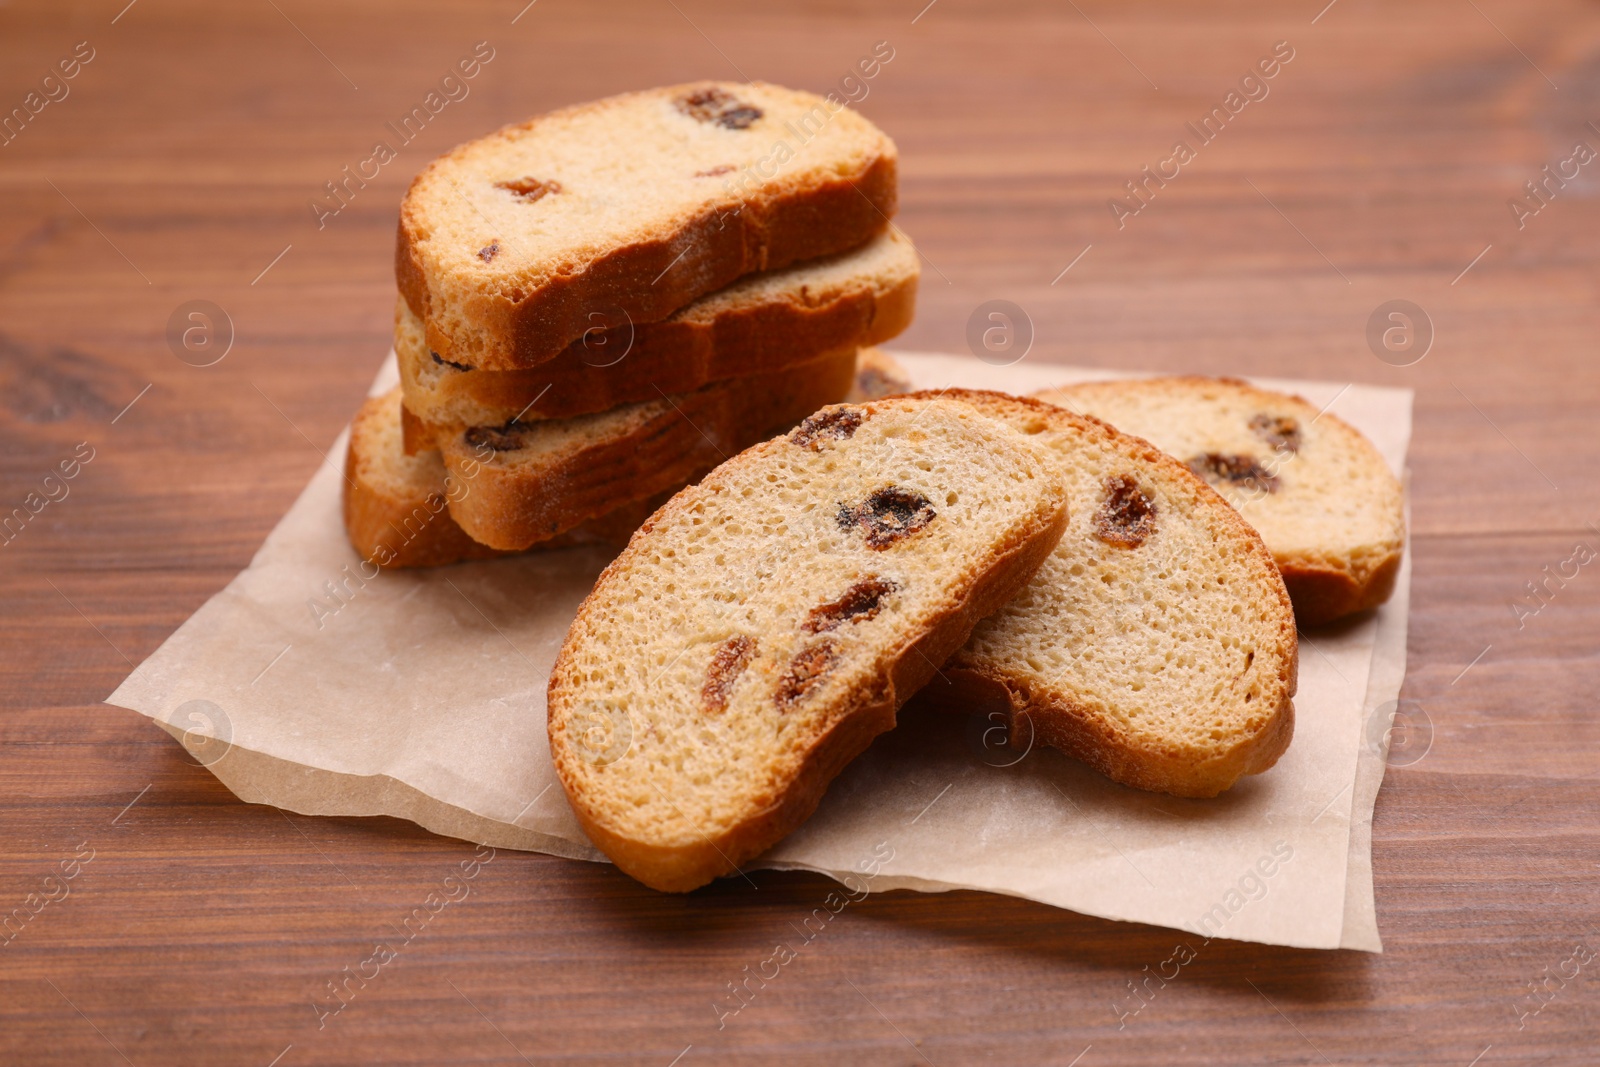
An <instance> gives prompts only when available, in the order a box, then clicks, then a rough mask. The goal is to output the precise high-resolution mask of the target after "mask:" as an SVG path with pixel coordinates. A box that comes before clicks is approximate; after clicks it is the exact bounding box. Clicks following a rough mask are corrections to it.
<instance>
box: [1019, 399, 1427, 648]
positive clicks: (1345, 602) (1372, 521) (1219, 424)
mask: <svg viewBox="0 0 1600 1067" xmlns="http://www.w3.org/2000/svg"><path fill="white" fill-rule="evenodd" d="M1038 395H1039V396H1040V397H1041V398H1042V399H1044V400H1048V401H1050V402H1051V403H1056V404H1061V405H1063V406H1064V407H1068V408H1071V409H1072V410H1074V411H1082V412H1086V413H1087V414H1090V415H1096V416H1099V417H1100V418H1102V419H1105V420H1106V421H1107V422H1109V423H1112V424H1113V425H1115V426H1116V427H1117V428H1118V429H1120V430H1123V431H1124V432H1126V433H1131V434H1137V435H1138V436H1140V437H1143V438H1146V439H1147V440H1149V441H1150V442H1151V443H1152V444H1154V445H1155V446H1156V447H1157V448H1160V449H1162V450H1163V451H1165V452H1168V453H1170V454H1171V455H1173V456H1175V457H1177V458H1178V459H1179V460H1181V461H1182V462H1184V463H1187V464H1188V465H1189V467H1190V469H1191V470H1193V471H1194V472H1195V473H1197V474H1199V475H1200V476H1201V477H1202V478H1204V479H1205V480H1206V481H1208V482H1210V483H1211V485H1212V486H1213V487H1215V488H1216V490H1217V491H1218V492H1219V493H1221V494H1222V495H1223V496H1224V497H1226V498H1227V500H1228V502H1229V503H1231V504H1232V505H1233V506H1234V507H1236V508H1238V509H1239V512H1240V514H1242V515H1243V516H1244V517H1245V518H1246V519H1247V520H1248V521H1249V522H1250V524H1251V525H1252V526H1254V527H1255V528H1256V529H1257V530H1258V531H1260V533H1261V538H1262V540H1264V541H1265V542H1266V543H1267V548H1269V549H1270V550H1271V551H1272V555H1273V558H1274V559H1276V560H1277V561H1278V567H1279V569H1280V570H1282V571H1283V580H1284V583H1285V584H1286V585H1287V586H1288V587H1289V596H1290V598H1291V599H1292V600H1293V601H1294V609H1295V616H1296V617H1297V618H1298V619H1299V620H1300V625H1301V626H1316V625H1319V624H1321V623H1325V622H1331V621H1333V620H1334V619H1338V618H1342V617H1343V616H1346V615H1350V614H1353V613H1355V612H1358V611H1365V610H1367V609H1369V608H1375V607H1377V606H1378V605H1379V604H1382V603H1383V602H1384V601H1385V600H1388V599H1389V594H1391V593H1392V592H1394V582H1395V576H1396V575H1397V574H1399V572H1400V558H1401V554H1402V553H1403V552H1404V548H1405V534H1406V531H1405V505H1404V500H1403V498H1402V492H1401V488H1400V481H1399V479H1397V478H1396V477H1395V476H1394V474H1393V472H1391V471H1390V470H1389V465H1388V464H1387V463H1386V462H1384V459H1383V456H1381V455H1380V454H1379V453H1378V450H1377V449H1376V448H1374V447H1373V446H1372V442H1370V441H1368V440H1367V439H1366V438H1365V437H1363V436H1362V435H1361V433H1360V431H1358V430H1356V429H1355V428H1354V427H1352V426H1351V425H1350V424H1349V423H1346V422H1344V421H1343V420H1342V419H1340V418H1339V417H1338V416H1336V415H1331V414H1328V413H1326V412H1319V411H1318V410H1317V409H1316V408H1315V407H1313V406H1312V405H1311V404H1308V403H1307V402H1306V401H1304V400H1302V399H1300V398H1299V397H1297V396H1289V395H1287V394H1285V393H1277V392H1272V391H1271V390H1267V389H1257V388H1256V387H1254V386H1252V385H1249V384H1247V383H1245V382H1241V381H1238V380H1236V379H1231V378H1195V377H1185V378H1150V379H1138V380H1132V381H1115V382H1097V383H1094V384H1090V385H1077V386H1072V387H1070V388H1066V389H1058V390H1049V391H1046V392H1043V393H1040V394H1038Z"/></svg>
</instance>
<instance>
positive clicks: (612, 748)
mask: <svg viewBox="0 0 1600 1067" xmlns="http://www.w3.org/2000/svg"><path fill="white" fill-rule="evenodd" d="M566 730H567V742H568V743H569V744H570V745H571V746H572V751H573V752H575V753H576V754H577V756H578V758H579V759H581V760H583V761H584V762H585V763H592V764H594V765H595V766H596V767H605V766H608V765H609V764H612V763H615V762H617V761H618V760H619V759H621V758H622V757H623V756H626V755H627V754H628V750H629V749H630V748H632V747H633V720H631V719H629V718H628V712H627V711H626V710H625V709H624V708H622V707H621V706H619V705H617V704H613V703H611V702H609V701H607V702H604V703H601V702H591V703H588V704H585V705H583V706H582V707H580V708H578V709H577V710H576V711H574V712H573V713H572V717H571V718H570V719H568V720H567V727H566Z"/></svg>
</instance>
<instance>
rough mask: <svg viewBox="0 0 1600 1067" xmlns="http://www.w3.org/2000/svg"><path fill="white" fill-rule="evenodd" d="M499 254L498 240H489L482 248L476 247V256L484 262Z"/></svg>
mask: <svg viewBox="0 0 1600 1067" xmlns="http://www.w3.org/2000/svg"><path fill="white" fill-rule="evenodd" d="M499 254H500V242H499V241H490V242H489V243H488V244H486V245H484V246H483V247H482V248H480V249H478V258H479V259H481V260H483V261H484V262H485V263H487V262H489V261H490V260H491V259H493V258H494V257H495V256H497V255H499Z"/></svg>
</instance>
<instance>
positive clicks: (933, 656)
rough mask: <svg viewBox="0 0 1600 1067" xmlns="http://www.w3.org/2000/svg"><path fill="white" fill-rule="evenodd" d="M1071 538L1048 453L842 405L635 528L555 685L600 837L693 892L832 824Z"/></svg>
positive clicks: (559, 768)
mask: <svg viewBox="0 0 1600 1067" xmlns="http://www.w3.org/2000/svg"><path fill="white" fill-rule="evenodd" d="M1065 525H1066V494H1065V493H1064V491H1063V489H1062V486H1061V483H1060V481H1059V479H1058V478H1056V477H1055V476H1054V474H1053V472H1052V470H1051V460H1050V457H1049V455H1048V454H1047V453H1046V452H1045V451H1044V450H1043V449H1041V448H1039V447H1037V446H1036V445H1035V444H1034V443H1033V442H1031V441H1030V440H1028V439H1027V438H1026V437H1025V436H1023V435H1021V434H1018V433H1016V432H1014V431H1012V430H1011V429H1010V428H1008V427H1007V426H1005V425H1003V424H1001V423H997V422H995V421H993V420H991V419H988V418H985V417H984V416H982V415H980V414H979V413H978V412H977V411H975V410H974V409H972V408H970V407H968V406H966V405H964V404H956V403H951V402H948V401H942V400H906V399H891V400H880V401H874V402H870V403H866V404H861V405H842V406H835V407H829V408H826V409H824V410H823V411H820V412H818V413H817V414H815V415H813V416H812V417H810V418H808V419H806V420H805V422H803V423H802V424H801V425H800V427H799V428H798V429H796V430H795V431H794V432H793V433H791V434H789V435H787V436H784V437H779V438H775V439H773V440H771V441H768V442H766V443H764V444H761V445H758V446H756V447H754V448H752V449H750V450H749V451H747V452H744V453H742V454H741V455H738V456H736V457H734V458H733V459H731V460H729V461H728V462H727V463H724V464H723V465H722V466H720V467H718V468H717V469H716V470H715V471H713V472H712V473H711V474H710V475H708V476H707V477H706V478H705V480H703V481H702V482H701V483H700V484H699V485H697V486H695V487H693V488H690V489H686V490H684V491H683V492H681V493H679V494H678V495H677V496H675V497H674V498H673V499H672V500H671V501H669V502H668V503H667V505H666V506H665V507H663V508H662V509H661V510H660V511H658V512H657V513H656V514H655V515H654V516H653V517H652V518H651V519H650V521H649V522H647V523H646V524H645V525H644V526H643V527H642V528H641V529H640V531H639V532H638V533H637V534H635V535H634V537H633V540H632V541H630V542H629V544H628V547H627V548H626V549H625V550H624V551H623V553H622V555H620V556H619V557H617V559H616V560H615V561H614V562H613V563H612V564H611V566H610V567H608V568H607V569H606V571H605V573H604V574H602V575H601V576H600V580H599V582H598V584H597V585H596V586H595V589H594V591H593V592H592V593H591V594H590V595H589V598H588V599H587V600H586V601H584V603H583V605H582V607H581V608H579V610H578V615H577V618H576V619H575V620H574V621H573V624H572V629H571V630H570V631H569V632H568V634H567V639H566V642H565V643H564V644H563V645H562V648H561V652H560V654H559V655H558V656H557V657H556V662H555V666H554V668H553V669H552V672H551V676H550V690H549V731H550V750H551V754H552V756H553V758H554V761H555V767H556V772H557V774H558V775H559V776H560V778H561V783H562V785H563V786H564V787H565V789H566V792H567V798H568V800H569V801H570V802H571V804H572V809H573V811H574V812H575V813H576V814H577V817H578V820H579V822H580V823H581V824H582V825H583V828H584V830H585V832H586V833H587V834H588V835H589V837H590V839H591V840H592V841H594V843H595V844H596V845H598V846H599V847H600V848H601V849H602V850H603V851H604V852H605V853H606V855H608V856H610V857H611V859H612V860H613V861H615V862H616V864H617V866H619V867H621V868H622V869H623V870H624V871H626V872H627V873H628V874H631V875H632V876H633V877H635V878H637V879H638V880H639V881H641V882H644V883H645V884H646V885H649V886H653V887H655V888H657V889H661V890H668V891H686V890H690V889H693V888H695V887H696V886H699V885H703V884H704V883H705V882H707V881H710V880H711V879H712V878H714V877H717V876H718V875H722V874H728V873H730V872H733V871H735V870H736V869H737V868H738V865H739V864H742V863H744V862H745V861H746V860H749V859H750V858H752V857H754V856H757V855H759V854H761V853H762V852H763V851H765V850H766V849H767V848H769V847H770V846H771V845H772V844H774V843H775V842H777V841H778V840H779V839H781V838H782V837H784V836H785V835H786V834H788V833H789V832H790V831H792V830H793V829H794V828H795V827H796V826H798V825H799V824H800V823H801V822H803V821H804V820H805V819H806V817H807V816H809V815H810V814H811V812H812V811H813V810H815V808H816V806H817V803H818V802H819V801H820V800H821V797H822V794H823V792H824V790H825V789H826V788H827V786H828V783H829V782H830V781H831V780H832V779H833V778H834V776H835V775H837V774H838V772H839V771H840V770H841V769H842V768H843V767H844V766H845V764H846V763H848V762H849V761H850V760H851V759H853V758H854V757H855V756H857V755H858V754H860V753H861V752H862V751H863V750H864V749H865V748H866V747H867V745H868V744H869V743H870V742H871V740H872V738H873V737H875V736H876V735H878V734H880V733H882V732H883V731H885V730H888V729H889V728H891V727H892V726H893V725H894V722H895V713H896V710H897V709H898V708H899V706H900V705H901V703H903V702H904V701H905V700H906V698H907V697H909V696H910V695H911V694H912V693H914V692H915V691H916V690H917V689H918V688H919V687H920V686H922V685H923V684H924V683H925V682H926V681H927V680H928V679H929V678H930V677H931V676H932V675H933V673H934V670H935V666H936V665H937V664H938V663H940V662H941V661H942V660H944V658H945V657H946V656H948V655H949V654H950V653H951V652H952V651H954V650H955V649H956V648H957V647H959V646H960V644H961V643H962V642H963V641H965V640H966V638H967V634H968V633H969V632H970V630H971V629H972V626H973V625H974V624H975V623H976V622H977V621H978V620H979V619H981V618H982V617H983V616H985V615H987V614H989V613H990V612H992V611H994V610H995V609H996V608H998V607H999V606H1000V605H1001V604H1003V603H1004V602H1005V601H1006V600H1007V599H1008V598H1009V597H1010V596H1011V595H1012V594H1014V593H1015V592H1016V590H1018V589H1019V588H1021V587H1022V586H1023V585H1024V584H1025V583H1026V582H1027V580H1028V578H1029V576H1031V575H1032V574H1033V572H1034V570H1035V569H1036V568H1037V567H1038V565H1039V563H1040V561H1041V560H1043V559H1044V558H1045V557H1046V556H1047V555H1048V554H1049V552H1050V550H1051V548H1052V547H1054V545H1055V542H1056V540H1057V538H1059V537H1060V535H1061V530H1062V529H1063V527H1064V526H1065Z"/></svg>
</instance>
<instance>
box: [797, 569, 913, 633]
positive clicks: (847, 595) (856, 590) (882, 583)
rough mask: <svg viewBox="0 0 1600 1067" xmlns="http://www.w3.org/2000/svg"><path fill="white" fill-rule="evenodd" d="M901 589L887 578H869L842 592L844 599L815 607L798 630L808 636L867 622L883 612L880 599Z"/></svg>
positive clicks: (872, 576)
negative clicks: (848, 623)
mask: <svg viewBox="0 0 1600 1067" xmlns="http://www.w3.org/2000/svg"><path fill="white" fill-rule="evenodd" d="M899 588H900V587H899V586H898V585H896V584H895V583H894V582H891V581H889V580H888V579H887V578H879V577H878V576H877V575H875V574H873V575H869V576H868V577H866V578H863V579H862V580H861V581H859V582H857V583H856V584H855V585H852V586H851V587H850V588H849V589H846V590H845V591H844V596H842V597H840V598H839V599H838V600H834V601H830V602H829V603H826V604H818V605H817V606H816V607H814V608H812V609H811V613H810V614H809V615H807V616H806V621H805V625H804V626H802V627H801V629H803V630H805V632H806V633H808V634H820V633H822V632H823V631H825V630H837V629H838V628H839V627H841V626H843V625H844V624H845V623H847V622H858V621H859V622H866V621H867V620H868V619H870V618H872V617H873V616H874V615H876V614H878V612H879V611H880V610H882V608H883V598H884V597H886V596H888V595H889V594H890V593H892V592H894V591H895V590H896V589H899Z"/></svg>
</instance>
